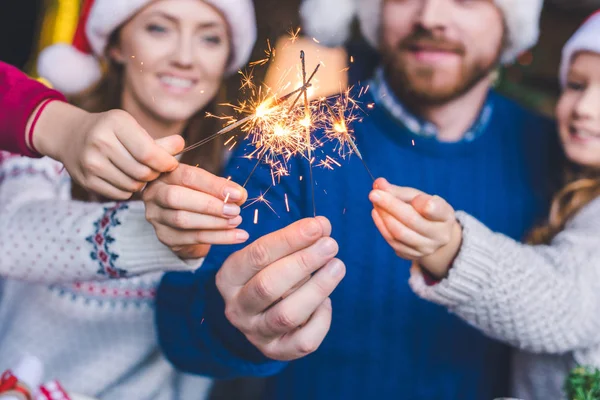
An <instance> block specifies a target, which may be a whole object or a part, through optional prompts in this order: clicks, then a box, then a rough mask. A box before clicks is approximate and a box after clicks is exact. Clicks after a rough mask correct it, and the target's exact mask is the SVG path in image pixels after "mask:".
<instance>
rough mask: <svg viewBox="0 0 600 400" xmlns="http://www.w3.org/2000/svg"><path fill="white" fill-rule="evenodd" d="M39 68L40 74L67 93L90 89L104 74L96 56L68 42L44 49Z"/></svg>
mask: <svg viewBox="0 0 600 400" xmlns="http://www.w3.org/2000/svg"><path fill="white" fill-rule="evenodd" d="M37 70H38V74H39V76H41V77H42V78H45V79H47V80H48V81H49V82H50V83H51V84H52V86H53V87H54V88H55V89H56V90H58V91H60V92H62V93H64V94H67V95H69V94H75V93H80V92H82V91H84V90H86V89H88V88H89V87H91V86H92V85H93V84H94V83H96V82H98V80H100V78H101V76H102V70H101V68H100V63H99V62H98V60H97V59H96V57H94V56H93V55H91V54H84V53H82V52H80V51H79V50H77V49H76V48H74V47H73V46H71V45H68V44H56V45H53V46H50V47H47V48H46V49H44V50H43V51H42V52H41V54H40V56H39V58H38V63H37Z"/></svg>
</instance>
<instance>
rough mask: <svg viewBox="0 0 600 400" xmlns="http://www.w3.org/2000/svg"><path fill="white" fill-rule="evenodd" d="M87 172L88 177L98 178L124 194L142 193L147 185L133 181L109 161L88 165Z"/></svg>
mask: <svg viewBox="0 0 600 400" xmlns="http://www.w3.org/2000/svg"><path fill="white" fill-rule="evenodd" d="M85 172H86V173H87V174H88V175H93V176H97V177H98V178H100V179H102V180H104V181H106V182H107V183H108V184H110V185H112V186H114V187H115V188H116V189H118V190H121V191H123V192H132V193H133V192H137V191H140V190H142V189H143V187H144V184H145V183H144V182H139V181H136V180H133V179H131V178H130V177H129V176H127V175H125V174H124V173H123V172H122V171H121V170H120V169H119V168H117V167H116V166H115V165H114V164H112V163H111V162H108V160H102V162H101V163H91V164H88V166H87V169H86V170H85Z"/></svg>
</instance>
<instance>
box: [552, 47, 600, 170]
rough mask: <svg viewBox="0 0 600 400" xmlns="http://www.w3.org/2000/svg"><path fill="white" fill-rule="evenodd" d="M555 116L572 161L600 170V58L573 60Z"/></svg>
mask: <svg viewBox="0 0 600 400" xmlns="http://www.w3.org/2000/svg"><path fill="white" fill-rule="evenodd" d="M556 114H557V117H558V126H559V132H560V139H561V141H562V145H563V148H564V149H565V153H566V154H567V157H568V158H569V160H571V161H573V162H574V163H576V164H579V165H582V166H586V167H593V168H600V54H596V53H589V52H582V53H579V54H577V55H576V56H575V57H573V61H572V62H571V68H570V69H569V74H568V77H567V85H566V87H565V89H564V91H563V93H562V95H561V97H560V101H559V102H558V106H557V107H556Z"/></svg>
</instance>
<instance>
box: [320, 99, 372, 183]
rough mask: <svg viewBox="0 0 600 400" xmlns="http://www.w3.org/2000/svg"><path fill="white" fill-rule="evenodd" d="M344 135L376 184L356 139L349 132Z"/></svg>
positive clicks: (329, 108)
mask: <svg viewBox="0 0 600 400" xmlns="http://www.w3.org/2000/svg"><path fill="white" fill-rule="evenodd" d="M324 103H325V107H327V110H329V113H330V114H331V116H332V118H337V116H336V115H335V111H333V108H331V106H330V105H329V103H328V102H327V101H325V102H324ZM341 118H342V121H343V117H341ZM342 134H343V135H344V136H345V139H346V140H347V141H348V143H350V146H351V147H352V150H354V152H355V153H356V155H357V156H358V158H359V159H360V161H361V162H362V164H363V166H364V167H365V169H366V170H367V173H368V174H369V175H370V176H371V179H372V180H373V182H375V176H373V174H372V173H371V170H370V169H369V167H368V166H367V162H366V161H365V159H364V158H363V156H362V154H361V152H360V150H358V146H357V145H356V142H355V141H354V139H352V136H351V135H350V133H349V132H348V130H347V129H344V132H343V133H342Z"/></svg>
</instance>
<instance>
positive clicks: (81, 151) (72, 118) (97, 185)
mask: <svg viewBox="0 0 600 400" xmlns="http://www.w3.org/2000/svg"><path fill="white" fill-rule="evenodd" d="M36 113H37V110H36V111H35V112H34V113H33V115H35V114H36ZM31 124H32V121H30V122H29V125H28V128H27V129H28V130H29V127H30V125H31ZM33 145H34V147H35V148H36V149H37V150H38V151H39V152H40V153H41V154H44V155H47V156H49V157H52V158H54V159H56V160H58V161H60V162H62V163H63V164H64V166H65V168H66V169H67V171H69V174H70V175H71V177H72V178H73V179H74V180H75V181H76V182H78V183H79V184H80V185H82V186H83V187H85V188H86V189H88V190H90V191H92V192H94V193H97V194H99V195H102V196H104V197H108V198H111V199H115V200H126V199H128V198H130V197H131V195H132V194H133V193H135V192H139V191H140V190H141V189H142V188H143V187H144V186H145V185H146V183H148V182H151V181H153V180H154V179H156V178H158V176H159V175H160V174H161V173H163V172H168V171H172V170H174V169H175V168H177V165H178V164H179V163H178V162H177V160H176V159H175V158H174V157H173V156H172V154H176V153H177V152H179V151H180V150H181V149H182V148H183V146H184V141H183V138H181V137H180V136H170V137H166V138H163V139H160V140H158V141H155V140H154V139H152V137H151V136H150V135H149V134H148V133H147V132H146V131H145V130H144V129H143V128H142V127H141V126H140V125H139V124H138V123H137V121H136V120H135V119H134V118H133V117H132V116H131V115H129V114H128V113H126V112H125V111H122V110H112V111H108V112H105V113H99V114H94V113H88V112H86V111H83V110H81V109H79V108H77V107H74V106H72V105H69V104H67V103H63V102H60V101H53V102H51V103H50V104H48V105H47V107H46V108H45V109H44V110H43V112H42V114H41V116H40V118H39V120H38V122H37V124H36V126H35V130H34V132H33ZM30 147H31V144H30Z"/></svg>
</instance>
